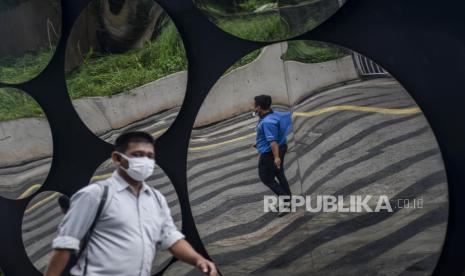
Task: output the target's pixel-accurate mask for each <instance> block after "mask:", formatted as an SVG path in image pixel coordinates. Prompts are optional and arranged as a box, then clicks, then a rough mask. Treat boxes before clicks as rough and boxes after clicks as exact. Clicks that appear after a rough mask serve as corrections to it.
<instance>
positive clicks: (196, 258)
mask: <svg viewBox="0 0 465 276" xmlns="http://www.w3.org/2000/svg"><path fill="white" fill-rule="evenodd" d="M169 250H170V252H171V254H173V256H175V257H176V258H177V259H178V260H181V261H183V262H186V263H189V264H192V265H195V266H196V267H198V268H199V269H200V271H202V272H203V273H205V274H206V275H208V276H217V271H216V266H215V264H214V263H212V262H211V261H209V260H207V259H205V258H204V257H203V256H202V255H200V254H199V253H197V252H196V251H195V250H194V248H192V246H191V245H190V244H189V243H188V242H187V241H186V240H184V239H182V240H178V241H177V242H176V243H175V244H173V245H172V246H171V247H170V248H169Z"/></svg>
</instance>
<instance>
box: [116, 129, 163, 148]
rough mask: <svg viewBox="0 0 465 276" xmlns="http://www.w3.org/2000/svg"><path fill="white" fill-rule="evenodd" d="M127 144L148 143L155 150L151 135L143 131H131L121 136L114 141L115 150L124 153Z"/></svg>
mask: <svg viewBox="0 0 465 276" xmlns="http://www.w3.org/2000/svg"><path fill="white" fill-rule="evenodd" d="M129 143H149V144H152V146H153V147H154V148H155V140H154V139H153V137H152V135H150V134H148V133H147V132H143V131H131V132H126V133H123V134H121V135H120V136H119V137H118V138H116V141H115V150H116V151H119V152H125V151H126V150H127V149H128V146H129Z"/></svg>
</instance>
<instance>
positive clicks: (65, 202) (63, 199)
mask: <svg viewBox="0 0 465 276" xmlns="http://www.w3.org/2000/svg"><path fill="white" fill-rule="evenodd" d="M58 205H60V208H61V209H63V211H65V212H68V209H69V197H67V196H65V195H61V196H60V197H59V198H58Z"/></svg>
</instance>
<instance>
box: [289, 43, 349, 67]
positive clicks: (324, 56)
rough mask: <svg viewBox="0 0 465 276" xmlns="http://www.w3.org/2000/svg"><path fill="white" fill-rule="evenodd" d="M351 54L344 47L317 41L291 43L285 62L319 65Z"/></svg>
mask: <svg viewBox="0 0 465 276" xmlns="http://www.w3.org/2000/svg"><path fill="white" fill-rule="evenodd" d="M349 54H350V52H349V51H348V50H346V49H344V48H342V47H337V46H333V45H330V44H327V43H322V42H316V41H290V42H288V48H287V51H286V53H284V55H283V56H282V59H283V60H293V61H299V62H304V63H319V62H325V61H329V60H333V59H338V58H342V57H344V56H347V55H349Z"/></svg>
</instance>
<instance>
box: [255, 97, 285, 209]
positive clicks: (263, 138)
mask: <svg viewBox="0 0 465 276" xmlns="http://www.w3.org/2000/svg"><path fill="white" fill-rule="evenodd" d="M254 100H255V102H254V110H255V112H254V114H257V115H258V116H259V117H260V120H259V121H258V123H257V127H256V131H257V136H256V144H255V145H254V146H255V147H256V148H257V151H258V152H259V153H260V158H259V162H258V175H259V177H260V180H261V181H262V182H263V184H265V185H266V186H268V187H269V188H270V189H271V190H272V191H273V192H274V193H275V194H276V195H278V196H291V190H290V188H289V183H288V182H287V178H286V175H285V174H284V156H285V155H286V152H287V143H286V142H287V134H288V132H289V129H290V128H291V126H292V120H291V114H290V112H279V111H273V109H271V103H272V99H271V96H269V95H260V96H256V97H255V98H254ZM276 180H277V181H276ZM281 214H283V215H284V214H286V213H281Z"/></svg>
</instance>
